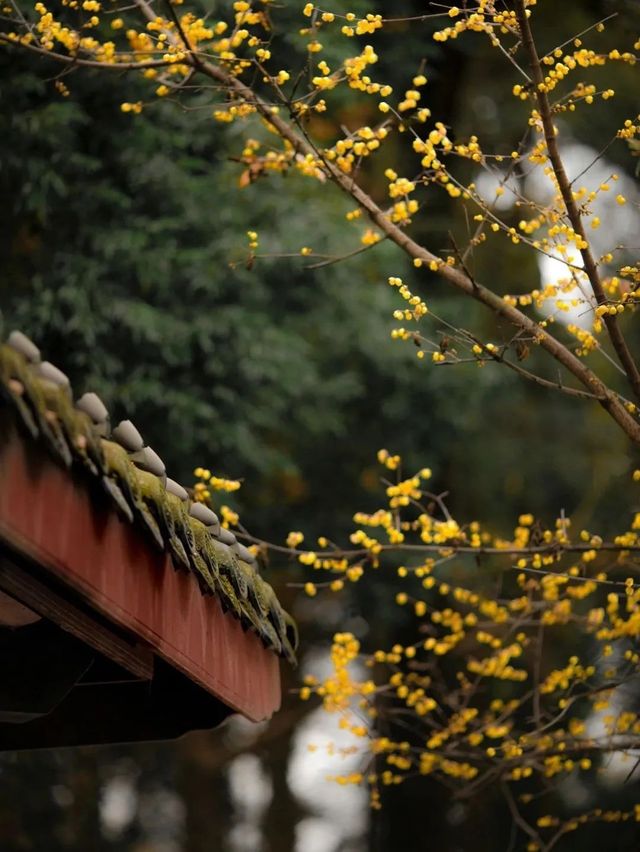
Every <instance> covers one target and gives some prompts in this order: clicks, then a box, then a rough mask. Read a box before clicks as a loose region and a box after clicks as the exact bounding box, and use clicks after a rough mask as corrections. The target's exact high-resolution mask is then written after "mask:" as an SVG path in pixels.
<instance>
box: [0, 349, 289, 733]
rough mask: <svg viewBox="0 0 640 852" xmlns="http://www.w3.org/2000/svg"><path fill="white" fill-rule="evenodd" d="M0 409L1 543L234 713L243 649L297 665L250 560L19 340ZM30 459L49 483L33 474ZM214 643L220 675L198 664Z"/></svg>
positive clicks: (152, 459)
mask: <svg viewBox="0 0 640 852" xmlns="http://www.w3.org/2000/svg"><path fill="white" fill-rule="evenodd" d="M0 414H1V415H2V417H3V422H4V421H5V420H6V419H7V418H8V419H9V421H10V422H11V424H12V428H11V429H10V430H8V431H7V429H2V431H1V432H0V464H1V466H2V475H1V477H0V479H1V482H0V540H4V541H5V542H7V543H8V544H9V545H10V546H12V547H14V548H17V549H19V550H20V551H21V552H22V553H26V554H27V555H28V556H29V557H30V558H32V559H33V560H35V564H37V565H44V566H45V567H47V568H48V569H50V570H51V571H53V572H54V573H56V575H57V577H58V578H60V579H62V580H64V581H65V582H66V583H68V584H70V585H71V586H73V587H74V588H76V589H80V591H82V592H83V593H84V594H86V596H87V598H88V599H89V600H90V601H91V602H92V604H94V605H95V606H96V607H97V608H98V609H100V610H101V611H102V612H104V614H105V615H107V616H108V617H109V618H111V619H113V620H115V621H116V622H117V623H118V624H119V625H120V626H122V627H125V628H127V629H129V630H131V631H132V632H133V633H134V634H136V635H137V636H139V637H141V638H142V639H143V640H144V641H147V642H149V643H150V644H151V646H152V647H153V648H154V650H156V651H158V652H159V653H160V655H161V656H162V657H163V658H164V660H166V661H168V662H169V663H171V664H172V665H175V666H177V667H178V668H180V669H181V670H182V671H184V672H187V673H188V674H189V675H191V676H192V677H193V679H195V680H196V681H197V682H199V683H200V684H201V685H202V686H204V687H205V688H206V689H208V690H209V691H210V692H211V693H212V694H215V695H217V696H218V697H220V698H221V699H222V700H224V701H225V702H226V703H228V704H229V706H231V707H235V708H236V709H239V710H240V711H241V712H243V707H242V701H240V700H239V699H238V696H237V695H236V696H235V697H234V689H236V687H234V686H233V684H234V683H235V684H236V686H237V684H238V683H240V682H241V681H242V676H241V674H240V673H239V672H238V668H239V661H241V659H243V657H242V654H244V655H245V658H246V659H250V658H251V656H253V657H255V658H260V659H262V658H263V657H264V660H263V662H264V670H265V671H267V670H268V669H269V666H270V664H269V662H268V658H272V659H274V658H275V656H276V655H278V656H283V657H285V658H286V659H287V660H288V661H289V662H291V663H295V650H296V646H297V630H296V627H295V623H294V621H293V619H292V618H291V616H290V615H289V614H288V613H286V612H285V611H284V609H283V608H282V606H281V605H280V603H279V601H278V599H277V596H276V594H275V592H274V590H273V589H272V587H271V586H270V585H269V583H267V582H266V581H265V580H264V578H262V577H261V576H260V573H259V570H258V565H257V562H256V560H255V557H254V556H253V554H252V553H251V552H250V551H249V550H248V549H247V548H246V547H245V546H244V545H242V544H241V543H240V542H238V541H237V540H236V538H235V536H234V535H233V533H232V532H230V531H229V530H228V529H225V528H224V527H223V526H222V525H221V524H220V522H219V520H218V518H217V516H216V515H215V513H214V512H213V511H212V509H211V508H209V507H208V506H206V505H204V504H203V503H200V502H198V501H196V500H195V499H193V493H192V492H190V491H189V490H188V489H185V488H183V487H182V486H180V485H179V484H178V483H176V482H174V481H173V480H171V479H170V478H168V477H167V474H166V470H165V466H164V463H163V462H162V460H161V459H160V457H159V456H158V455H157V454H156V453H155V452H154V451H153V450H152V449H151V448H150V447H148V446H146V445H145V443H144V440H143V438H142V436H141V435H140V434H139V432H138V430H137V429H136V428H135V426H134V425H133V424H132V423H131V422H130V421H124V422H122V423H119V424H118V425H116V426H115V427H113V428H111V424H110V420H109V415H108V412H107V409H106V407H105V406H104V404H103V403H102V401H101V400H100V399H99V397H98V396H97V395H96V394H94V393H85V394H84V395H82V396H81V397H79V398H78V399H75V398H74V395H73V392H72V389H71V386H70V383H69V380H68V378H67V377H66V376H65V375H64V374H63V373H62V372H61V371H60V370H59V369H58V368H56V367H55V366H54V365H52V364H50V363H48V362H46V361H43V360H42V359H41V356H40V352H39V350H38V348H37V347H36V346H35V345H34V344H33V343H32V342H31V341H30V340H29V339H28V338H27V337H26V336H25V335H23V334H21V333H20V332H12V333H11V334H10V335H9V337H8V339H7V340H6V341H5V342H4V343H2V344H0ZM30 453H31V455H30ZM33 453H36V456H35V457H37V459H38V461H37V466H38V467H39V469H40V473H41V474H42V472H43V471H44V470H45V469H46V476H45V475H44V474H43V475H41V476H40V477H39V478H36V479H34V477H33V476H32V475H31V473H30V468H32V467H33V465H34V461H33V458H34V456H33ZM6 588H7V587H6V586H5V590H6ZM25 602H26V603H28V601H25V600H24V599H23V603H25ZM178 604H179V607H181V608H178V609H176V606H178ZM185 621H186V622H188V623H184V622H185ZM234 648H235V649H236V650H238V649H241V651H242V653H240V656H238V655H237V654H236V655H235V656H234V654H233V653H232V651H233V649H234ZM221 649H226V652H227V653H226V657H227V658H228V659H226V662H225V661H224V660H223V661H222V662H221V663H220V665H221V666H222V668H224V667H225V666H227V668H228V671H227V673H226V674H224V676H220V672H217V673H213V674H212V672H211V671H210V669H211V666H210V665H208V657H210V656H211V655H212V654H216V655H219V654H220V651H221ZM265 653H266V656H265ZM209 662H210V661H209ZM200 669H201V671H200ZM210 675H211V677H209V676H210ZM267 679H268V678H267ZM244 686H246V687H247V688H250V684H245V685H244ZM236 691H237V690H236ZM270 700H271V712H272V711H273V709H274V708H273V700H274V699H273V697H272V699H270ZM278 700H279V699H278ZM267 704H269V702H266V704H265V707H264V708H262V709H256V710H255V712H254V713H249V714H248V715H249V716H250V717H252V718H260V717H262V716H264V715H265V713H266V714H267V715H268V714H269V713H268V710H269V708H268V707H267Z"/></svg>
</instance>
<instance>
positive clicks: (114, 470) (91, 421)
mask: <svg viewBox="0 0 640 852" xmlns="http://www.w3.org/2000/svg"><path fill="white" fill-rule="evenodd" d="M0 389H1V391H2V402H3V403H4V404H8V405H9V406H11V407H12V408H13V410H14V411H15V413H16V415H17V417H18V421H19V423H20V426H21V427H22V429H23V431H24V432H26V434H27V435H28V436H29V438H30V439H31V440H33V441H38V442H39V443H41V444H42V445H44V446H45V447H46V449H47V450H48V451H49V453H50V454H51V455H52V456H53V457H54V458H55V459H56V461H57V462H58V463H60V464H62V465H63V466H64V467H66V468H68V469H70V468H74V469H77V470H79V471H81V472H82V475H83V476H85V477H86V478H87V481H88V482H89V483H91V484H93V485H97V486H98V489H99V490H100V491H101V492H102V493H103V495H104V496H105V498H106V499H107V500H108V501H110V503H111V505H112V508H113V509H114V510H115V511H116V512H118V514H119V515H120V518H121V519H122V521H123V522H124V523H129V524H132V525H134V526H135V527H136V528H137V529H139V530H140V531H141V533H142V534H143V535H144V536H145V537H146V539H147V541H148V546H150V547H155V548H157V549H158V550H161V551H163V552H166V553H168V555H169V556H170V558H171V560H172V562H173V565H174V567H175V569H176V570H185V571H190V572H191V573H192V574H193V575H194V577H195V579H196V581H197V582H198V585H199V587H200V590H201V592H202V594H204V595H215V596H217V598H218V599H219V600H220V603H221V604H222V607H223V609H224V610H225V611H227V612H230V613H231V614H232V615H233V616H234V617H235V618H238V619H239V620H240V622H241V623H242V626H243V627H244V628H245V629H246V630H252V631H254V632H255V633H256V634H257V635H258V636H259V637H260V639H261V641H262V643H263V644H264V645H265V646H266V647H267V648H269V649H271V650H272V651H274V652H275V653H277V654H280V655H281V656H284V657H285V658H286V659H287V660H288V661H289V662H291V663H295V651H296V648H297V644H298V637H297V629H296V625H295V622H294V621H293V619H292V618H291V616H290V615H289V614H288V613H287V612H285V610H284V609H283V608H282V606H281V605H280V603H279V601H278V598H277V596H276V594H275V592H274V590H273V588H272V587H271V586H270V585H269V583H267V582H266V581H265V580H264V579H263V578H262V577H261V576H260V574H259V572H258V570H257V568H256V566H255V563H254V564H250V563H249V562H248V561H245V559H246V560H248V559H249V558H251V556H250V554H249V552H248V551H247V550H246V548H238V549H239V550H240V553H241V554H242V556H243V557H244V558H243V559H239V558H238V555H237V554H236V553H234V551H233V550H232V548H231V547H229V546H228V545H227V544H225V543H223V542H222V541H220V540H218V535H220V537H223V536H224V537H225V538H226V537H228V535H229V534H228V531H226V530H224V531H223V530H220V525H219V524H217V523H216V524H211V525H210V526H205V523H203V522H202V520H198V518H195V517H193V516H192V515H191V514H190V506H191V505H192V504H191V501H190V499H189V496H188V494H186V497H187V499H186V500H185V499H184V497H185V494H184V493H183V492H182V491H181V490H180V489H179V488H175V487H174V488H173V489H172V490H169V491H168V490H167V488H166V476H159V475H157V473H161V472H162V469H163V466H162V463H161V461H160V459H159V458H158V457H157V456H156V454H155V453H153V454H152V451H151V452H150V453H148V454H147V455H149V456H150V458H151V461H152V462H153V464H152V465H148V464H145V459H144V457H143V456H141V455H140V454H139V453H138V452H128V451H127V449H126V448H125V446H122V445H121V444H120V443H117V442H116V441H115V440H109V437H108V436H109V435H110V424H109V420H108V414H107V411H106V409H105V407H104V406H103V405H102V403H101V402H100V400H99V398H98V397H96V396H95V395H93V394H88V395H87V394H86V395H85V396H84V397H82V399H81V400H80V401H79V403H76V402H75V401H74V398H73V393H72V390H71V387H70V385H69V382H68V380H67V379H66V376H64V374H63V373H61V372H60V371H59V370H57V369H56V368H55V367H53V365H50V364H48V363H47V362H42V361H41V359H40V352H39V350H38V348H37V347H36V346H35V345H34V344H33V343H32V341H30V340H29V339H28V338H27V337H25V336H24V335H22V334H21V333H20V332H13V333H12V334H11V335H10V336H9V339H8V340H7V341H6V342H5V343H2V344H0ZM129 431H130V430H129ZM134 431H135V430H134ZM127 434H128V432H127ZM122 443H125V444H126V441H124V440H123V441H122ZM129 449H130V450H131V449H133V448H132V447H129ZM151 454H152V456H151ZM147 461H148V460H147ZM145 467H146V469H142V468H145ZM150 467H151V468H152V469H153V470H154V471H155V472H150V470H149V468H150ZM179 495H180V496H179ZM196 514H198V512H197V511H196ZM200 514H202V513H200ZM204 517H205V519H206V518H207V517H212V518H215V515H213V513H211V516H204ZM216 522H217V519H216ZM216 533H217V534H218V535H217V534H216Z"/></svg>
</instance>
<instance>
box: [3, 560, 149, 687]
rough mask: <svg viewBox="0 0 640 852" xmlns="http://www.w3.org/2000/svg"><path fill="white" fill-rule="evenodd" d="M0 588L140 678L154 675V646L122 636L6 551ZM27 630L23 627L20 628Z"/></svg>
mask: <svg viewBox="0 0 640 852" xmlns="http://www.w3.org/2000/svg"><path fill="white" fill-rule="evenodd" d="M0 590H2V591H4V592H6V593H7V594H9V595H11V596H12V597H13V598H15V599H16V600H18V601H20V602H21V603H23V604H24V605H25V606H27V607H29V609H31V610H33V611H34V612H37V613H38V614H39V615H41V616H43V617H44V618H47V619H49V620H50V621H52V622H53V623H54V624H57V625H58V627H60V628H62V630H64V631H66V632H67V633H70V634H71V635H72V636H75V638H76V639H79V640H80V641H81V642H84V643H85V644H86V645H88V646H89V647H90V648H93V650H94V651H98V652H99V653H100V654H103V655H104V656H105V657H108V658H109V659H111V660H113V662H115V663H117V664H118V665H120V666H122V667H123V668H124V669H126V670H127V671H128V672H130V673H131V674H132V675H134V676H135V677H137V678H140V679H141V680H151V678H152V677H153V653H152V651H151V649H149V648H147V647H145V646H143V645H141V644H139V643H135V642H133V641H129V640H128V639H127V638H126V637H124V636H122V635H119V634H118V633H116V632H115V631H114V630H113V629H111V628H110V627H107V626H106V625H105V624H104V623H103V622H102V621H101V620H99V619H98V618H97V617H95V616H94V615H93V614H92V613H90V612H86V611H84V610H83V609H82V608H81V606H80V605H76V604H75V603H71V602H70V601H69V600H67V599H66V598H65V597H62V595H60V594H59V593H58V592H56V591H54V590H53V589H52V588H51V587H50V586H49V584H47V583H45V582H44V581H43V580H42V579H40V578H37V577H36V576H34V574H32V573H31V571H27V570H25V568H23V567H21V566H20V565H18V564H17V562H16V561H14V559H13V558H12V557H11V556H10V555H9V554H8V553H7V552H6V551H5V552H4V553H2V554H0ZM20 629H24V628H20Z"/></svg>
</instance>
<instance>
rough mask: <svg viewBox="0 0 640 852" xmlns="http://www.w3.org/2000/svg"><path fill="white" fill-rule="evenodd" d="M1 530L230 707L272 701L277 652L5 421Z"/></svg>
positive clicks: (0, 458)
mask: <svg viewBox="0 0 640 852" xmlns="http://www.w3.org/2000/svg"><path fill="white" fill-rule="evenodd" d="M0 539H2V540H4V541H5V542H6V543H8V544H9V545H10V546H11V547H12V548H13V549H14V550H17V551H18V552H20V553H21V554H23V555H24V556H26V557H28V558H29V559H31V560H33V561H34V562H36V563H37V564H38V565H39V566H40V567H41V568H44V569H45V570H46V571H48V572H51V574H52V575H55V577H56V578H58V579H59V580H61V581H63V583H65V584H67V585H68V586H69V587H71V588H72V589H73V590H75V592H77V593H79V594H80V595H81V596H82V598H83V599H84V600H85V601H86V602H87V603H88V604H89V605H90V606H91V607H92V608H94V609H95V610H96V611H98V612H100V613H101V614H102V615H103V616H106V617H107V618H108V619H109V620H110V621H111V622H112V623H113V624H115V625H117V626H118V627H120V628H124V629H125V630H127V631H128V632H130V633H131V634H132V635H134V636H135V637H137V638H138V639H139V640H140V641H142V642H144V643H146V644H148V645H149V646H150V647H151V649H152V650H153V651H154V652H155V653H156V654H158V656H159V657H161V658H162V659H164V660H165V661H166V662H167V663H169V664H171V665H172V666H175V668H176V669H178V670H179V671H181V672H182V673H183V674H185V675H186V676H187V677H189V678H190V679H191V680H192V681H194V682H195V683H197V684H199V685H200V686H201V687H203V688H204V689H206V690H207V691H208V692H209V693H211V694H212V695H214V696H216V697H217V698H219V699H220V700H221V701H223V702H224V703H225V704H227V705H228V706H229V707H231V708H233V709H234V710H236V711H237V712H239V713H242V714H243V715H244V716H246V717H247V718H249V719H251V720H253V721H261V720H263V719H267V718H269V717H270V716H271V715H272V714H273V713H274V712H275V711H276V710H277V709H278V708H279V706H280V670H279V660H278V658H277V656H276V655H275V654H273V653H272V652H271V651H268V650H267V649H266V648H265V647H264V646H263V645H262V643H261V642H260V640H259V639H258V637H257V636H256V635H255V634H253V633H245V632H244V631H243V629H242V627H241V625H240V623H239V622H238V621H237V620H236V619H234V618H233V616H231V615H230V614H227V613H224V612H223V611H222V608H221V606H220V604H219V602H218V600H217V599H216V598H215V597H204V596H203V595H202V594H201V592H200V589H199V587H198V583H197V580H196V578H195V577H194V576H193V575H191V574H188V573H185V572H182V571H180V572H178V571H176V570H175V569H174V567H173V564H172V563H171V560H170V559H169V557H168V556H166V555H164V554H162V553H158V552H157V551H154V550H153V548H152V546H151V545H150V544H148V542H147V540H146V539H145V538H144V536H143V534H142V533H141V532H140V531H139V530H137V529H135V528H133V527H131V526H130V525H129V524H127V523H126V522H124V521H122V520H120V518H119V517H118V516H117V515H116V514H115V513H114V512H112V511H111V510H110V509H108V508H102V507H97V506H96V505H95V501H92V498H91V494H90V492H89V490H88V489H87V488H86V487H85V485H84V484H83V483H82V482H77V481H76V480H75V479H74V477H72V476H71V474H70V473H69V472H68V471H65V470H63V469H62V468H61V467H59V466H57V465H56V464H55V463H53V462H52V461H51V460H50V459H49V458H48V457H47V456H46V454H45V453H44V452H43V451H41V450H40V449H39V448H37V447H34V446H32V445H31V443H30V442H28V441H25V440H23V439H22V438H21V437H20V436H19V435H18V434H17V433H16V431H15V430H13V429H12V430H11V431H10V433H9V435H8V441H7V442H5V443H4V446H3V447H2V449H1V450H0Z"/></svg>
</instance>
